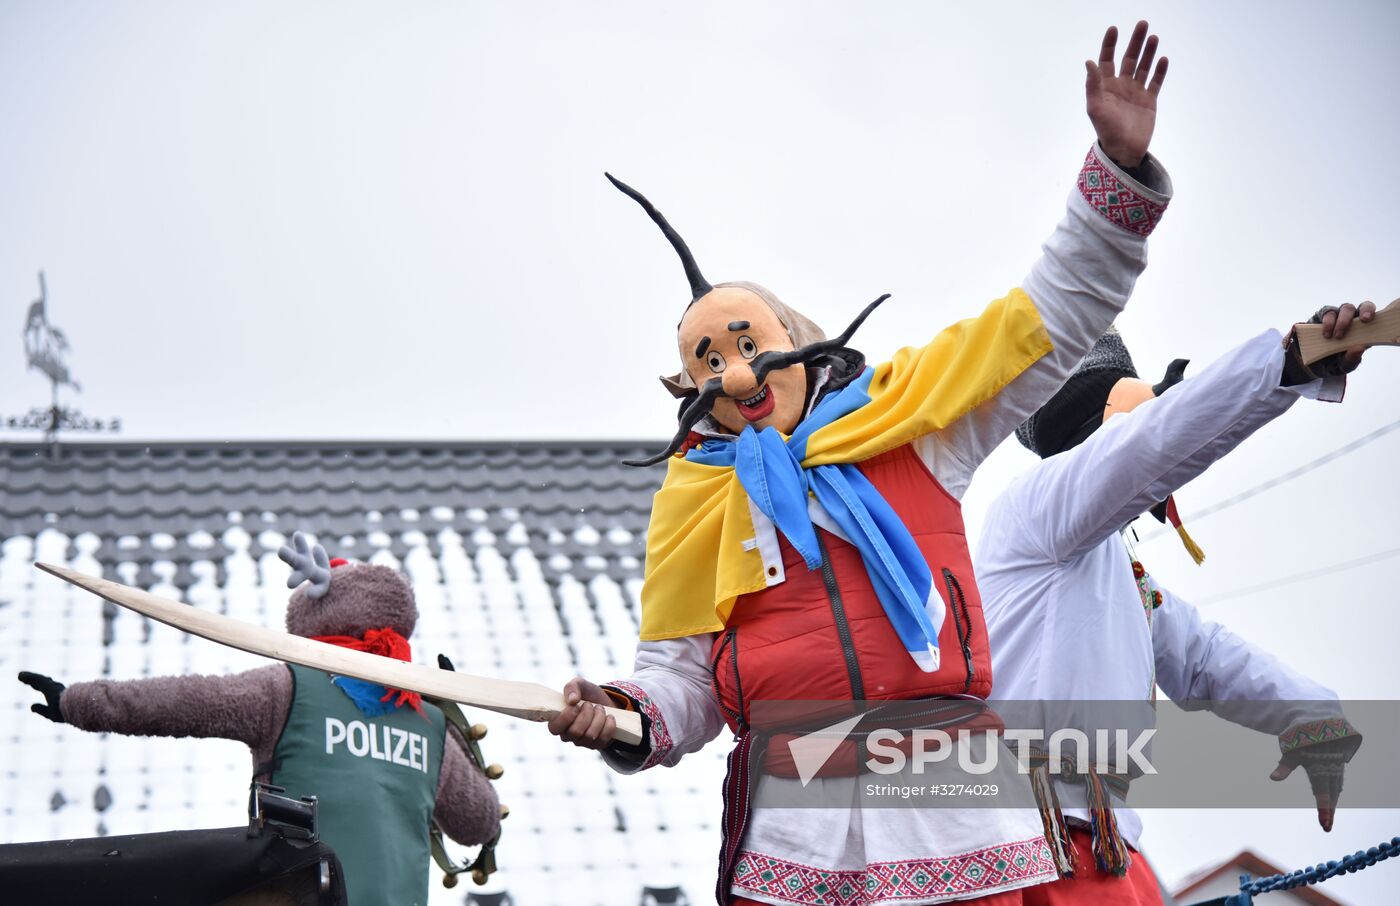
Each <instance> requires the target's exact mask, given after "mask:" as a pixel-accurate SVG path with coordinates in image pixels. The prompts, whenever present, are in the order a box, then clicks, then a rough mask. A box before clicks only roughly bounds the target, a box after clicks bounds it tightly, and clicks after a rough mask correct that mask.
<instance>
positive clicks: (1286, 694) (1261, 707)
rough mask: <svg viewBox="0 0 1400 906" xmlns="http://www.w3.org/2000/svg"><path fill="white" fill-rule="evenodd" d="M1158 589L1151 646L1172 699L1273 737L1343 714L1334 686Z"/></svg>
mask: <svg viewBox="0 0 1400 906" xmlns="http://www.w3.org/2000/svg"><path fill="white" fill-rule="evenodd" d="M1158 590H1159V591H1161V593H1162V606H1161V607H1159V608H1157V610H1156V612H1155V613H1154V614H1153V615H1152V650H1153V654H1154V657H1155V660H1156V663H1157V685H1159V686H1161V687H1162V691H1163V692H1165V693H1166V694H1167V697H1168V698H1170V699H1171V700H1172V701H1174V702H1176V703H1177V704H1179V705H1181V706H1182V707H1183V708H1185V709H1186V710H1188V711H1196V710H1202V709H1206V710H1210V711H1214V712H1217V713H1219V714H1220V716H1222V717H1224V718H1226V719H1228V720H1231V721H1233V722H1235V723H1238V724H1242V725H1244V726H1246V727H1249V728H1250V729H1252V730H1258V731H1260V732H1262V733H1269V734H1271V735H1278V734H1280V733H1283V732H1284V731H1285V730H1287V729H1289V728H1290V727H1294V726H1297V725H1298V724H1301V723H1304V722H1307V721H1314V720H1326V719H1328V718H1334V717H1341V716H1342V708H1341V705H1340V704H1339V703H1338V701H1337V694H1336V693H1335V692H1333V691H1332V690H1331V689H1328V688H1327V687H1326V686H1324V685H1322V684H1321V683H1318V682H1314V681H1313V680H1311V679H1308V678H1307V677H1306V676H1304V675H1302V674H1301V673H1299V672H1298V671H1296V670H1294V669H1293V668H1292V667H1290V666H1288V665H1287V664H1285V663H1284V662H1283V661H1281V660H1279V659H1278V658H1276V657H1274V656H1273V655H1272V654H1269V653H1268V652H1267V651H1264V650H1263V649H1262V648H1259V647H1257V646H1255V645H1252V644H1250V643H1249V642H1247V641H1245V640H1244V639H1242V638H1240V637H1239V636H1237V635H1235V634H1234V633H1233V632H1231V631H1230V630H1228V629H1226V628H1225V627H1224V626H1221V625H1220V624H1219V623H1212V622H1211V621H1209V620H1205V619H1202V618H1201V615H1200V613H1199V612H1197V610H1196V608H1195V607H1193V606H1191V604H1189V603H1188V602H1186V601H1183V600H1182V599H1181V598H1178V597H1177V596H1176V595H1174V594H1172V593H1170V592H1169V591H1167V590H1166V589H1164V588H1161V587H1160V586H1158ZM1231 703H1235V704H1234V706H1233V707H1232V706H1231Z"/></svg>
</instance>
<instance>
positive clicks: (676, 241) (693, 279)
mask: <svg viewBox="0 0 1400 906" xmlns="http://www.w3.org/2000/svg"><path fill="white" fill-rule="evenodd" d="M603 175H604V176H606V177H607V178H608V181H609V182H611V183H612V184H613V185H615V186H617V188H618V191H620V192H621V193H622V194H623V195H626V196H627V197H628V198H630V199H632V200H633V201H635V202H636V203H637V204H639V205H641V206H642V210H643V211H646V212H647V216H649V217H651V219H652V220H654V221H655V222H656V225H657V226H659V227H661V232H662V233H663V234H664V235H665V236H666V238H667V239H668V240H670V242H671V246H672V247H673V248H674V249H675V250H676V254H677V255H680V256H681V264H683V265H684V266H685V278H686V279H687V280H689V281H690V301H692V302H694V301H695V300H696V299H698V298H700V297H701V296H703V295H705V293H707V292H709V291H710V290H711V289H713V288H714V287H712V286H710V281H708V280H706V279H705V276H704V275H703V274H701V273H700V266H699V265H698V264H696V263H695V256H694V255H692V254H690V248H689V246H687V245H686V244H685V240H684V239H682V238H681V236H680V234H679V233H677V232H676V231H675V228H674V227H672V226H671V225H670V224H669V223H667V222H666V218H665V217H662V216H661V212H660V211H658V210H657V209H656V207H655V206H654V205H653V204H652V203H651V202H649V201H647V199H646V196H645V195H643V194H642V193H641V192H638V191H637V190H636V189H634V188H632V187H631V186H629V185H627V183H625V182H622V181H621V180H619V179H614V178H613V175H612V174H611V173H604V174H603Z"/></svg>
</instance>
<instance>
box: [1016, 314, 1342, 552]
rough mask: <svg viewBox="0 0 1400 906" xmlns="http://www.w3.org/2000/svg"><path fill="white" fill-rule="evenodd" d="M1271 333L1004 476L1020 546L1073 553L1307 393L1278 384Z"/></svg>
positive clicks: (1277, 351)
mask: <svg viewBox="0 0 1400 906" xmlns="http://www.w3.org/2000/svg"><path fill="white" fill-rule="evenodd" d="M1280 339H1281V338H1280V336H1279V334H1278V332H1277V331H1272V330H1270V331H1266V332H1265V333H1262V334H1260V335H1259V336H1257V337H1254V338H1253V339H1251V340H1249V341H1248V342H1246V343H1244V344H1243V345H1241V346H1238V347H1236V348H1235V349H1233V350H1231V351H1230V352H1228V353H1226V354H1225V355H1224V356H1222V357H1221V358H1220V359H1218V360H1217V361H1215V362H1214V363H1212V364H1211V365H1210V367H1208V368H1206V369H1205V370H1204V371H1202V372H1201V373H1200V374H1198V375H1196V376H1195V377H1188V378H1187V379H1186V380H1184V381H1182V382H1181V383H1180V384H1177V385H1176V386H1174V387H1172V388H1171V389H1170V390H1167V391H1166V392H1165V393H1163V395H1162V396H1160V397H1158V398H1157V399H1153V400H1149V401H1147V402H1145V403H1143V404H1142V405H1140V406H1138V407H1137V408H1136V409H1134V410H1133V411H1131V412H1128V413H1125V414H1122V415H1116V416H1114V417H1112V418H1110V419H1109V420H1108V421H1107V422H1106V423H1105V424H1104V426H1103V427H1102V428H1100V429H1099V430H1097V431H1095V432H1094V433H1093V434H1091V435H1090V436H1089V438H1088V439H1087V440H1085V441H1084V442H1083V443H1081V444H1079V445H1078V446H1076V447H1074V448H1072V449H1070V450H1066V451H1065V452H1063V453H1060V454H1058V455H1056V456H1051V457H1050V458H1049V459H1046V460H1044V461H1043V462H1041V463H1040V464H1039V465H1038V466H1036V467H1035V468H1034V469H1032V470H1031V471H1030V472H1029V473H1027V474H1026V475H1024V476H1022V478H1020V479H1019V480H1017V481H1016V482H1015V483H1013V484H1012V486H1011V487H1010V488H1008V490H1007V492H1006V493H1007V495H1014V497H1015V499H1016V500H1017V502H1018V503H1017V509H1018V510H1019V511H1021V512H1022V513H1024V514H1026V515H1025V518H1024V519H1023V525H1022V528H1023V529H1024V530H1025V532H1026V536H1025V537H1024V539H1023V540H1024V544H1025V545H1026V546H1027V548H1028V549H1030V550H1033V551H1034V552H1035V554H1036V555H1037V556H1038V557H1039V558H1043V559H1047V560H1050V561H1052V562H1061V561H1064V560H1068V559H1071V558H1074V557H1077V556H1079V555H1080V554H1082V553H1084V552H1085V551H1087V550H1089V549H1090V548H1093V547H1095V546H1096V545H1098V544H1099V543H1100V542H1101V541H1103V540H1104V539H1105V538H1107V537H1108V536H1110V535H1112V534H1113V533H1115V532H1117V531H1119V530H1120V529H1122V528H1123V526H1125V525H1126V524H1127V523H1128V522H1129V521H1130V520H1131V519H1133V518H1135V517H1137V516H1139V515H1141V514H1142V513H1144V512H1146V511H1147V510H1148V509H1150V508H1151V507H1153V506H1154V505H1156V504H1157V503H1159V502H1161V501H1162V500H1165V499H1166V497H1167V495H1169V494H1171V493H1172V492H1173V491H1175V490H1176V489H1178V488H1180V487H1181V486H1182V485H1184V484H1185V483H1186V482H1188V481H1190V480H1191V479H1192V478H1195V477H1196V476H1197V475H1199V474H1200V473H1201V472H1203V471H1205V469H1206V468H1207V467H1208V466H1210V464H1211V463H1213V462H1215V461H1216V460H1217V459H1220V458H1221V457H1222V456H1224V455H1226V454H1227V453H1229V452H1230V451H1231V450H1233V449H1234V448H1235V447H1236V446H1238V445H1239V444H1240V443H1241V442H1242V441H1243V440H1244V439H1245V438H1246V437H1249V436H1250V435H1251V434H1253V433H1254V432H1255V431H1257V430H1258V429H1259V428H1260V427H1262V426H1263V425H1265V424H1267V423H1268V422H1269V421H1271V420H1272V419H1274V418H1277V417H1278V416H1279V415H1281V414H1283V413H1284V412H1285V411H1287V410H1288V408H1289V407H1290V406H1291V405H1293V403H1294V401H1295V400H1297V399H1298V396H1299V395H1300V393H1311V392H1315V391H1316V389H1317V388H1316V387H1315V386H1314V385H1305V386H1302V387H1296V388H1281V387H1280V386H1279V379H1280V374H1281V372H1282V369H1283V353H1284V350H1283V347H1282V345H1281V343H1280Z"/></svg>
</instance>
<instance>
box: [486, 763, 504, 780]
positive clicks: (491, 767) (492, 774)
mask: <svg viewBox="0 0 1400 906" xmlns="http://www.w3.org/2000/svg"><path fill="white" fill-rule="evenodd" d="M505 772H506V769H505V768H503V767H501V766H500V765H498V764H488V765H487V766H486V777H487V779H489V780H499V779H500V777H501V775H502V774H504V773H505Z"/></svg>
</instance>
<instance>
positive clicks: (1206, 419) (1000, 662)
mask: <svg viewBox="0 0 1400 906" xmlns="http://www.w3.org/2000/svg"><path fill="white" fill-rule="evenodd" d="M1374 311H1375V307H1374V306H1373V305H1372V304H1371V303H1369V302H1368V303H1365V304H1364V305H1362V306H1361V307H1360V309H1359V310H1358V308H1357V307H1356V306H1353V305H1347V306H1344V307H1343V308H1341V309H1340V310H1336V309H1330V310H1324V311H1323V312H1319V313H1318V315H1317V316H1316V317H1315V320H1316V321H1319V322H1321V323H1323V324H1324V326H1325V329H1326V330H1327V331H1328V335H1330V336H1338V337H1341V336H1345V335H1346V332H1347V328H1348V326H1349V325H1350V324H1351V322H1352V321H1353V319H1354V318H1357V317H1359V318H1360V319H1361V320H1363V321H1369V320H1370V319H1371V318H1372V317H1373V315H1374ZM1296 348H1297V347H1296V341H1294V340H1292V338H1291V335H1290V341H1289V343H1287V344H1286V343H1283V342H1280V335H1279V334H1278V332H1276V331H1269V332H1266V333H1263V334H1261V335H1259V336H1257V337H1255V338H1253V339H1252V340H1249V341H1248V342H1246V343H1244V344H1243V345H1241V346H1239V347H1237V348H1236V349H1235V350H1233V351H1232V352H1230V353H1227V354H1226V355H1225V356H1223V357H1222V358H1221V359H1220V360H1219V361H1217V362H1215V363H1214V364H1212V365H1211V366H1210V367H1209V368H1207V369H1205V370H1204V371H1203V372H1201V373H1200V374H1199V375H1197V376H1195V377H1192V378H1190V379H1187V380H1183V379H1182V375H1183V372H1184V370H1185V367H1186V364H1187V363H1186V362H1185V361H1184V360H1177V361H1175V362H1173V363H1172V365H1171V366H1170V367H1169V368H1168V369H1167V374H1166V376H1165V377H1164V378H1163V380H1162V381H1160V382H1158V383H1157V384H1149V383H1148V382H1146V381H1143V380H1140V379H1139V378H1138V376H1137V372H1136V371H1135V370H1134V367H1133V362H1132V359H1131V358H1130V357H1129V355H1128V351H1127V349H1126V347H1125V346H1124V344H1123V341H1122V339H1121V338H1120V337H1119V336H1118V334H1117V333H1115V332H1112V331H1110V332H1109V333H1108V334H1106V335H1105V336H1104V337H1102V338H1101V339H1100V340H1099V341H1098V342H1096V343H1095V345H1094V348H1093V349H1092V350H1091V351H1090V353H1089V355H1088V356H1087V357H1086V358H1085V360H1084V362H1083V363H1082V364H1081V365H1080V366H1079V368H1078V370H1077V371H1076V372H1075V374H1074V375H1073V376H1072V377H1071V378H1070V379H1069V381H1068V382H1066V384H1065V386H1064V387H1063V388H1061V389H1060V391H1059V392H1058V393H1056V394H1055V396H1054V397H1053V398H1052V399H1051V400H1050V401H1049V402H1048V403H1046V405H1045V406H1044V407H1042V408H1041V409H1040V410H1039V411H1038V412H1037V413H1036V414H1035V415H1034V416H1032V417H1031V418H1030V419H1028V420H1027V421H1026V422H1025V424H1023V425H1022V426H1021V427H1020V429H1018V431H1017V437H1018V438H1019V439H1020V441H1021V442H1022V443H1023V444H1025V445H1026V446H1027V447H1028V448H1029V449H1030V450H1031V451H1032V452H1034V453H1037V454H1038V455H1040V456H1042V457H1044V460H1043V461H1042V462H1041V463H1040V464H1039V465H1037V466H1036V467H1035V468H1033V469H1031V470H1030V471H1029V472H1028V473H1026V474H1024V475H1022V476H1020V477H1018V478H1017V479H1016V481H1015V482H1014V483H1012V484H1011V485H1010V486H1009V487H1008V488H1007V489H1006V490H1005V491H1003V492H1002V493H1001V495H999V496H998V497H997V499H996V500H995V501H994V502H993V503H992V505H991V507H990V509H989V511H988V514H987V521H986V524H985V527H984V529H983V534H982V538H981V541H980V543H979V545H978V547H977V551H978V554H977V558H976V563H975V565H976V570H977V576H978V578H979V583H980V586H981V589H982V596H983V598H982V600H983V607H984V608H985V615H986V621H987V631H988V633H989V635H990V637H991V646H992V664H993V669H994V671H995V675H996V681H995V684H994V686H993V694H992V698H993V699H995V700H1001V701H1026V702H1032V701H1033V702H1068V703H1073V702H1087V701H1092V700H1100V701H1103V700H1112V701H1138V702H1144V701H1149V700H1151V699H1152V698H1153V696H1154V695H1155V688H1156V686H1158V685H1160V686H1161V688H1162V690H1163V691H1164V692H1166V694H1167V695H1168V696H1169V697H1171V698H1172V699H1173V700H1175V701H1178V702H1181V703H1183V705H1184V706H1185V707H1187V708H1193V707H1203V706H1204V705H1200V704H1195V705H1193V702H1198V701H1214V702H1224V701H1233V702H1249V701H1254V702H1265V703H1267V704H1264V705H1262V706H1260V707H1257V708H1255V707H1250V708H1238V707H1228V708H1226V709H1225V710H1228V711H1229V712H1230V713H1231V715H1233V716H1232V717H1231V719H1232V720H1235V722H1237V723H1243V724H1245V725H1246V726H1250V727H1251V728H1252V729H1256V730H1261V731H1264V732H1267V733H1270V734H1278V736H1279V741H1280V746H1281V748H1282V751H1283V759H1282V761H1281V762H1280V763H1279V766H1278V768H1277V769H1276V770H1275V772H1274V774H1273V775H1272V776H1273V777H1274V779H1276V780H1281V779H1283V778H1284V777H1286V776H1287V775H1288V774H1289V773H1290V772H1291V771H1292V770H1293V769H1294V768H1295V767H1297V766H1298V765H1300V764H1301V765H1302V766H1303V768H1304V769H1305V770H1306V771H1307V773H1308V775H1309V778H1310V780H1311V781H1312V785H1313V789H1314V792H1315V793H1316V795H1317V801H1318V818H1319V821H1320V822H1321V824H1322V826H1323V827H1324V828H1325V829H1328V830H1330V829H1331V825H1332V809H1333V806H1334V805H1335V802H1336V797H1337V794H1338V793H1339V792H1340V790H1341V776H1342V765H1343V764H1344V762H1345V761H1346V760H1349V759H1350V757H1351V755H1352V754H1353V753H1354V752H1355V750H1356V747H1357V746H1358V745H1359V744H1360V742H1361V739H1360V736H1359V735H1358V734H1357V733H1356V731H1355V730H1354V729H1353V728H1352V727H1351V725H1350V724H1348V723H1347V721H1346V719H1345V718H1344V717H1343V716H1342V713H1341V709H1340V706H1339V705H1338V703H1337V701H1336V695H1335V694H1334V693H1332V692H1331V691H1330V690H1328V689H1326V688H1324V687H1322V686H1320V685H1318V684H1317V683H1315V682H1312V681H1311V680H1309V679H1307V678H1306V677H1303V676H1301V675H1299V674H1298V673H1296V672H1294V671H1293V670H1291V669H1290V668H1288V667H1287V666H1286V665H1284V664H1283V663H1282V662H1280V661H1278V660H1277V659H1276V658H1274V657H1272V656H1271V655H1269V654H1267V653H1266V652H1264V651H1261V650H1260V649H1258V648H1256V647H1255V646H1252V645H1250V644H1249V643H1248V642H1246V641H1244V640H1243V639H1240V638H1239V637H1237V636H1235V635H1234V634H1232V633H1231V632H1229V631H1228V630H1227V629H1225V628H1223V627H1221V626H1219V625H1217V624H1215V623H1211V622H1209V621H1206V620H1203V619H1202V618H1201V617H1200V615H1199V614H1198V613H1197V612H1196V610H1195V609H1194V608H1193V607H1192V606H1191V605H1190V604H1189V603H1187V602H1186V601H1183V600H1181V599H1180V598H1178V597H1176V596H1174V595H1172V594H1171V593H1169V592H1168V591H1166V590H1165V589H1163V588H1161V587H1160V586H1158V585H1156V584H1155V583H1154V582H1153V580H1152V577H1151V576H1150V575H1148V574H1147V573H1146V571H1145V570H1144V569H1143V568H1142V565H1141V564H1140V563H1138V562H1136V561H1135V560H1134V559H1133V557H1132V556H1131V554H1130V552H1129V549H1128V547H1127V544H1126V541H1125V540H1124V538H1122V537H1121V534H1122V532H1123V531H1125V529H1126V527H1127V525H1128V524H1129V523H1130V522H1131V521H1132V520H1133V519H1135V518H1136V517H1137V516H1138V515H1140V514H1142V513H1143V512H1145V511H1148V510H1149V509H1151V510H1153V511H1154V513H1155V514H1156V515H1158V516H1159V518H1161V519H1162V520H1163V521H1170V522H1171V523H1172V524H1173V525H1175V526H1176V528H1177V530H1178V532H1180V534H1181V536H1182V539H1183V541H1185V543H1186V545H1187V549H1188V550H1189V551H1190V552H1191V553H1192V556H1193V557H1195V558H1196V559H1197V562H1199V561H1200V559H1201V558H1202V557H1203V554H1201V552H1200V549H1199V548H1197V547H1196V545H1195V544H1194V542H1192V541H1191V540H1190V537H1189V536H1188V535H1186V533H1185V530H1184V528H1183V527H1182V525H1181V520H1180V519H1179V518H1178V517H1177V515H1176V503H1175V501H1174V500H1173V498H1172V497H1171V494H1172V492H1173V491H1174V490H1175V489H1176V488H1179V487H1180V486H1182V485H1183V484H1185V483H1186V482H1188V481H1190V480H1191V479H1192V478H1195V477H1196V476H1197V475H1199V474H1200V473H1201V472H1202V471H1204V470H1205V469H1206V468H1207V467H1208V466H1209V465H1210V464H1211V463H1213V462H1215V461H1216V460H1218V459H1220V458H1221V457H1222V456H1224V455H1226V454H1227V453H1229V452H1230V451H1231V450H1233V449H1234V448H1235V446H1236V445H1238V444H1239V443H1240V442H1241V441H1243V440H1244V439H1245V438H1246V437H1248V436H1249V435H1251V434H1253V433H1254V432H1255V431H1257V430H1258V429H1259V428H1261V427H1263V426H1264V425H1266V424H1268V423H1269V422H1270V421H1272V420H1273V419H1275V418H1277V417H1278V416H1280V415H1282V414H1283V413H1284V412H1286V411H1287V410H1288V408H1289V407H1290V406H1292V405H1293V403H1294V402H1295V401H1296V400H1297V399H1298V398H1299V396H1311V397H1317V398H1321V399H1326V400H1333V401H1336V400H1340V399H1341V391H1342V389H1343V387H1344V384H1345V377H1344V376H1343V375H1344V373H1345V371H1347V370H1350V369H1351V368H1354V367H1355V365H1356V363H1357V361H1359V357H1360V350H1359V349H1356V350H1352V351H1350V352H1348V353H1338V354H1337V355H1336V356H1334V357H1332V358H1331V359H1324V360H1323V361H1322V362H1319V363H1317V364H1315V365H1313V366H1312V368H1311V369H1310V368H1306V367H1304V366H1303V365H1302V364H1301V359H1300V358H1299V357H1298V355H1297V352H1296ZM1085 761H1086V762H1088V761H1091V759H1089V758H1087V757H1086V758H1085ZM1032 763H1033V764H1036V770H1037V771H1038V772H1041V775H1042V776H1041V783H1039V784H1037V786H1038V787H1039V789H1040V790H1041V791H1043V793H1044V795H1043V796H1042V801H1041V806H1042V815H1043V819H1044V821H1045V824H1046V827H1047V830H1048V831H1049V834H1048V836H1049V837H1050V838H1051V840H1052V842H1053V843H1054V844H1055V846H1056V858H1057V861H1058V862H1059V863H1060V867H1061V870H1062V871H1063V872H1065V873H1066V874H1069V873H1072V874H1073V878H1072V879H1071V880H1065V881H1062V882H1059V883H1057V884H1052V885H1049V886H1048V887H1044V888H1039V889H1038V890H1037V891H1036V892H1035V897H1036V898H1033V897H1032V896H1027V902H1037V903H1040V902H1043V903H1079V902H1095V903H1123V904H1136V903H1151V904H1156V903H1160V902H1161V899H1160V894H1159V892H1158V885H1157V881H1156V879H1155V878H1154V877H1153V874H1152V871H1151V869H1150V868H1149V867H1148V866H1147V864H1146V862H1145V860H1143V859H1141V858H1137V859H1135V858H1133V849H1134V848H1135V847H1136V846H1137V842H1138V836H1139V833H1140V832H1141V829H1142V824H1141V821H1140V820H1139V818H1138V816H1137V814H1136V813H1135V812H1133V811H1132V810H1130V809H1126V808H1113V804H1114V801H1115V798H1116V799H1117V800H1118V804H1119V805H1121V796H1122V794H1124V793H1125V792H1126V790H1125V788H1124V786H1123V784H1124V783H1125V781H1126V778H1125V777H1122V776H1117V775H1103V776H1101V775H1099V774H1096V773H1093V772H1092V771H1091V772H1090V773H1088V774H1084V775H1079V779H1078V780H1076V781H1073V782H1071V781H1069V780H1064V779H1060V778H1057V779H1056V780H1055V781H1054V786H1053V787H1052V786H1051V785H1050V784H1051V781H1050V779H1049V774H1048V773H1047V768H1046V763H1045V761H1044V759H1043V757H1042V758H1040V759H1038V760H1033V761H1032ZM1059 806H1065V807H1064V808H1063V810H1062V811H1061V809H1060V807H1059Z"/></svg>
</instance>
